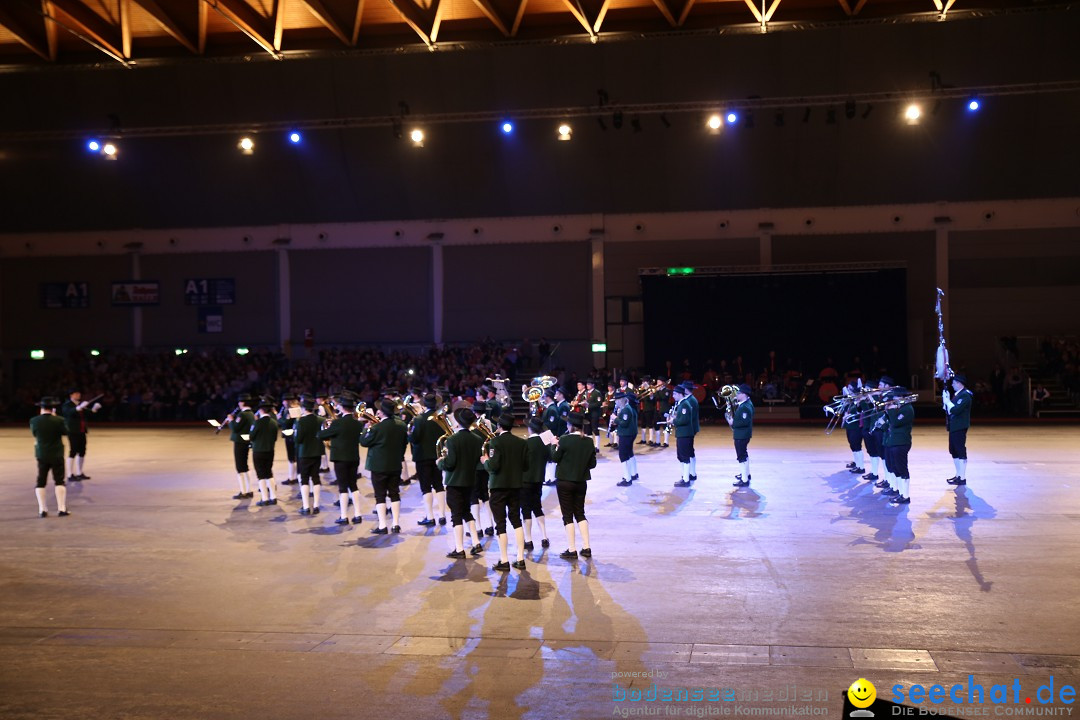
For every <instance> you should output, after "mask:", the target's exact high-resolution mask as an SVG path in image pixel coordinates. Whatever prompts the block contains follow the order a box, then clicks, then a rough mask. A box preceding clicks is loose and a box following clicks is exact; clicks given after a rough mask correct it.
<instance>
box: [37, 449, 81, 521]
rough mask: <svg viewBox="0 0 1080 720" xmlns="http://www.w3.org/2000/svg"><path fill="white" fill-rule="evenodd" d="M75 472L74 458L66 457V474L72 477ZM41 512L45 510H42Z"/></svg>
mask: <svg viewBox="0 0 1080 720" xmlns="http://www.w3.org/2000/svg"><path fill="white" fill-rule="evenodd" d="M74 474H75V458H73V457H69V458H68V459H67V476H68V477H72V476H73V475H74ZM42 512H45V511H44V510H42Z"/></svg>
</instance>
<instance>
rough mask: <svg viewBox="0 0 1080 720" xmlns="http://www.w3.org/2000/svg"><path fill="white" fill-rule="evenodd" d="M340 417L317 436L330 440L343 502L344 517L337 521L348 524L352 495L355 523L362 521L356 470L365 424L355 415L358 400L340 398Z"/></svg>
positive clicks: (339, 495)
mask: <svg viewBox="0 0 1080 720" xmlns="http://www.w3.org/2000/svg"><path fill="white" fill-rule="evenodd" d="M337 406H338V413H339V414H338V418H337V419H336V420H334V421H333V422H332V423H330V426H329V427H327V428H326V429H325V430H320V431H319V434H318V438H319V439H320V440H329V441H330V462H332V463H334V475H335V477H337V486H338V502H339V503H340V505H341V517H340V518H338V519H337V520H335V521H334V523H335V524H337V525H348V524H349V518H348V516H347V514H346V513H347V512H348V509H349V498H350V497H351V498H352V503H353V519H352V522H353V525H358V524H360V522H361V521H362V518H361V517H360V493H359V492H358V491H357V489H356V474H357V472H358V471H359V469H360V436H361V435H363V434H364V426H363V425H362V424H361V423H360V421H359V420H357V419H356V415H354V414H353V411H354V410H355V408H356V401H355V400H353V399H352V398H349V397H339V398H338V399H337Z"/></svg>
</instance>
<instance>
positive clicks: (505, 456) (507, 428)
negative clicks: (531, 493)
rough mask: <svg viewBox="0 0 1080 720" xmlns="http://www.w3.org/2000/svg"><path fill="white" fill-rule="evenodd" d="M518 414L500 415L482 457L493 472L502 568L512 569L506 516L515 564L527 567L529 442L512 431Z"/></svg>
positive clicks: (498, 568)
mask: <svg viewBox="0 0 1080 720" xmlns="http://www.w3.org/2000/svg"><path fill="white" fill-rule="evenodd" d="M513 429H514V416H513V415H512V414H511V413H506V414H504V415H502V416H501V417H500V418H499V427H498V430H497V433H498V434H497V435H496V436H495V437H494V438H492V439H491V440H490V441H489V442H488V453H489V454H488V455H484V456H483V457H481V458H480V459H481V461H483V463H484V465H485V467H487V471H488V474H489V476H490V479H489V483H490V488H491V512H492V514H493V515H494V516H495V531H496V534H497V537H498V540H499V562H498V564H496V565H495V567H494V569H495V570H496V571H498V572H507V571H508V570H510V558H509V556H508V555H507V537H506V519H507V517H509V518H510V525H511V526H513V528H514V547H515V548H516V549H517V560H515V561H514V567H515V568H517V569H519V570H523V569H524V568H525V531H524V530H523V529H522V527H521V486H522V475H523V473H524V471H525V455H526V450H527V444H526V441H525V439H524V438H519V437H517V436H516V435H514V433H513V432H511V431H512V430H513Z"/></svg>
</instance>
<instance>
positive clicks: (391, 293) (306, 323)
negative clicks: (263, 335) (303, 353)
mask: <svg viewBox="0 0 1080 720" xmlns="http://www.w3.org/2000/svg"><path fill="white" fill-rule="evenodd" d="M289 271H290V277H291V278H292V290H291V299H292V323H291V324H292V341H293V344H294V345H297V344H303V341H304V330H305V329H307V328H310V329H312V330H314V331H315V341H316V343H318V344H320V345H326V344H329V345H357V344H364V343H388V342H390V343H393V342H405V343H427V342H431V339H432V320H431V318H432V313H431V304H432V303H431V298H432V289H431V250H430V249H429V248H420V247H414V248H381V249H376V250H311V251H303V252H290V253H289ZM475 337H477V336H476V335H475V334H474V335H473V336H470V339H475Z"/></svg>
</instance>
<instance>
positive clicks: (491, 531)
mask: <svg viewBox="0 0 1080 720" xmlns="http://www.w3.org/2000/svg"><path fill="white" fill-rule="evenodd" d="M484 534H485V535H487V536H488V537H495V528H493V527H489V528H488V529H487V530H485V531H484Z"/></svg>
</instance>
